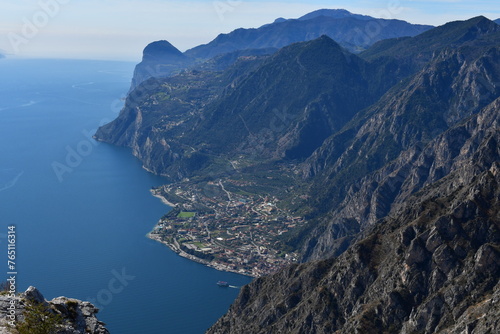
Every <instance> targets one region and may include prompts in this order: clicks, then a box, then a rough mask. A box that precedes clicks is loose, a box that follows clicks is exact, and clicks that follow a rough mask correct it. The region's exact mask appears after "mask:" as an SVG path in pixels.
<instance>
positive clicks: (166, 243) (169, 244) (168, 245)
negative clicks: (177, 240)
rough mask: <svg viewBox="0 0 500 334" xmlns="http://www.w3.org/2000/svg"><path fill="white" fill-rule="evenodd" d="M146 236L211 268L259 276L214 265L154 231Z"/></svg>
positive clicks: (178, 253) (180, 254)
mask: <svg viewBox="0 0 500 334" xmlns="http://www.w3.org/2000/svg"><path fill="white" fill-rule="evenodd" d="M146 237H148V238H149V239H151V240H154V241H157V242H159V243H161V244H164V245H165V246H167V247H168V248H170V249H171V250H172V251H173V252H175V253H177V255H179V256H182V257H184V258H186V259H188V260H191V261H194V262H198V263H200V264H203V265H205V266H207V267H210V268H213V269H216V270H219V271H225V272H230V273H234V274H239V275H243V276H248V277H253V278H256V277H257V276H255V275H252V274H250V273H247V272H241V271H239V270H235V269H231V268H226V267H225V266H222V265H214V264H212V263H210V262H208V261H205V260H202V259H200V258H197V257H196V256H194V255H191V254H188V253H186V252H184V251H183V250H182V249H180V247H178V246H177V245H174V244H171V243H169V242H166V241H163V240H161V239H160V238H158V237H156V236H154V235H153V233H152V232H149V233H148V234H146Z"/></svg>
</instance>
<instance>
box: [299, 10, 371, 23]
mask: <svg viewBox="0 0 500 334" xmlns="http://www.w3.org/2000/svg"><path fill="white" fill-rule="evenodd" d="M320 16H326V17H330V18H334V19H343V18H347V17H352V18H355V19H358V20H370V19H373V18H372V17H371V16H366V15H360V14H353V13H351V12H350V11H348V10H345V9H318V10H315V11H314V12H311V13H309V14H306V15H304V16H302V17H300V18H299V20H302V21H304V20H310V19H314V18H317V17H320Z"/></svg>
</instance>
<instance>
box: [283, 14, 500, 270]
mask: <svg viewBox="0 0 500 334" xmlns="http://www.w3.org/2000/svg"><path fill="white" fill-rule="evenodd" d="M464 23H465V24H466V25H467V24H468V22H464ZM489 36H490V37H491V38H492V41H493V42H492V43H491V44H490V46H483V47H480V45H482V42H480V43H479V45H478V46H475V47H471V46H469V45H468V44H469V43H468V42H467V43H466V45H467V46H463V47H459V48H456V47H452V48H449V49H445V50H443V51H441V52H440V53H437V54H435V55H434V58H433V59H432V61H431V62H430V63H429V64H428V65H427V66H426V67H425V68H423V69H422V70H421V71H420V72H418V73H417V74H415V75H414V76H413V77H411V78H410V79H408V80H407V81H405V82H403V83H401V84H399V85H397V86H396V87H394V88H393V89H392V90H391V91H390V92H388V93H387V94H386V95H385V96H384V97H383V98H382V99H381V100H380V101H379V102H378V103H377V104H375V105H374V106H373V107H371V108H369V109H367V110H366V111H365V112H363V113H360V114H358V115H357V116H356V118H355V119H354V120H353V121H352V122H351V123H350V124H348V125H347V126H346V127H345V128H344V129H342V130H341V131H339V132H338V133H337V134H335V135H334V136H332V137H331V138H329V139H327V140H326V141H325V143H324V144H323V146H322V147H321V148H320V149H318V150H317V151H316V152H315V153H314V154H313V155H312V156H311V157H310V158H309V159H308V161H307V162H306V163H305V164H303V170H304V173H305V175H306V176H308V177H312V176H313V177H314V178H315V179H316V180H315V181H314V182H315V186H313V187H312V188H311V193H313V194H315V197H314V200H313V201H312V202H311V203H310V206H311V207H314V208H315V209H316V210H317V211H316V215H318V216H319V217H321V219H320V220H321V223H319V225H318V226H317V227H316V228H315V230H313V232H312V233H311V231H309V232H308V233H309V237H307V238H306V239H307V241H306V242H305V243H303V251H302V252H303V255H304V260H307V259H318V258H321V257H322V256H331V255H334V254H338V252H341V251H343V250H344V249H345V247H346V245H347V244H348V242H349V240H350V239H351V238H352V237H354V236H355V235H356V234H357V233H359V231H361V230H362V229H363V228H365V227H366V225H368V224H373V223H374V222H375V221H376V220H377V219H379V218H382V217H384V216H385V215H386V214H387V213H388V211H389V210H390V208H391V207H392V205H393V203H394V201H395V200H398V201H399V202H402V201H403V200H404V199H406V198H405V197H404V196H408V195H409V194H411V193H413V192H415V191H417V190H418V189H419V187H421V186H422V185H423V183H415V184H414V185H413V188H411V189H402V188H400V187H401V185H402V182H404V181H405V179H406V178H410V177H412V175H411V170H410V169H407V168H405V166H406V167H407V166H408V163H409V161H398V162H397V163H393V164H392V165H390V166H391V168H392V169H389V168H388V169H386V170H385V172H384V173H383V174H381V175H378V174H376V175H370V173H372V172H374V171H375V170H377V169H379V168H381V167H383V166H384V165H386V164H387V163H390V162H391V161H393V159H395V158H396V157H397V156H398V155H399V154H400V152H403V151H405V150H412V151H413V153H408V154H407V156H406V159H416V155H417V154H418V153H419V150H421V147H424V146H425V145H426V143H428V142H429V141H430V140H431V139H432V138H434V137H436V135H438V134H440V133H442V132H443V131H446V130H447V129H448V128H449V127H450V126H453V125H455V124H457V123H458V122H460V121H461V120H462V119H464V118H466V117H468V116H470V115H472V114H474V113H477V112H478V111H479V110H480V109H481V108H483V107H484V106H485V105H487V104H489V103H491V102H492V101H493V100H494V99H495V98H497V97H498V96H500V67H499V64H498V62H497V59H498V57H499V55H500V53H499V51H500V50H499V49H498V47H495V46H494V45H499V44H500V43H499V42H500V39H499V38H498V37H499V36H498V34H496V33H492V34H491V35H489ZM495 41H496V42H495ZM447 172H449V170H446V169H443V170H441V174H439V177H442V176H445V175H446V173H447ZM391 173H395V174H396V175H397V177H395V178H391V181H390V182H388V183H385V184H384V182H383V179H384V178H387V177H388V175H390V174H391ZM436 175H437V173H436ZM412 180H413V181H415V179H412ZM406 182H410V181H406ZM379 183H382V185H380V186H379V185H378V184H379ZM388 187H389V188H388ZM400 192H401V193H400ZM331 208H334V209H333V210H332V209H331ZM295 237H296V239H295V240H294V241H292V243H294V242H295V241H297V240H300V241H304V240H301V235H300V234H299V235H298V236H295Z"/></svg>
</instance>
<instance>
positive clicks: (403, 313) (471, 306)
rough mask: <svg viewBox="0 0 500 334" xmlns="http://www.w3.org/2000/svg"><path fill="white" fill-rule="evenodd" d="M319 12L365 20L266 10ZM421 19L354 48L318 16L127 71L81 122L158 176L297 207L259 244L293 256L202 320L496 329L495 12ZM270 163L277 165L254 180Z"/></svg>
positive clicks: (237, 329)
mask: <svg viewBox="0 0 500 334" xmlns="http://www.w3.org/2000/svg"><path fill="white" fill-rule="evenodd" d="M308 17H309V18H308ZM328 20H336V22H337V23H338V22H339V20H347V21H344V22H351V21H352V20H355V21H356V24H360V23H359V22H377V21H373V20H372V18H369V17H365V16H361V17H352V14H350V13H348V12H346V11H317V12H313V13H311V14H308V15H306V16H305V19H303V18H301V19H298V20H284V19H278V20H277V21H276V22H275V23H273V24H271V25H269V26H270V27H272V26H274V27H277V26H280V25H283V26H286V25H287V24H291V25H296V24H298V23H297V22H299V23H300V22H311V21H314V22H320V21H321V22H326V21H328ZM398 24H402V23H398ZM408 27H409V26H408ZM259 29H264V30H265V29H269V28H266V26H264V27H261V28H259ZM259 29H255V30H259ZM264 30H262V31H261V32H263V31H264ZM424 30H425V31H424V32H422V33H420V34H417V35H415V36H413V37H404V36H395V38H390V39H385V40H378V41H373V43H371V44H372V45H371V46H370V47H368V48H367V49H366V50H364V51H363V52H358V53H353V52H350V51H349V50H347V49H346V48H345V46H346V44H342V43H341V42H339V41H336V40H334V39H332V37H331V36H327V35H326V34H325V35H321V36H318V37H317V38H315V39H313V40H309V41H302V42H297V43H292V44H290V45H287V46H284V47H282V48H279V50H278V51H276V52H260V53H258V54H257V53H256V51H255V50H256V49H252V50H251V51H250V50H248V51H245V52H246V53H240V52H242V51H236V53H234V52H233V53H229V54H223V55H218V56H216V57H215V58H212V59H210V60H209V61H207V62H204V63H201V62H200V63H196V62H195V63H193V64H191V66H193V67H192V68H191V69H189V70H185V71H182V72H181V73H179V74H178V75H175V76H171V77H163V78H150V79H148V80H147V81H145V82H143V83H141V84H139V85H138V86H137V88H136V89H134V90H133V91H131V93H130V94H129V95H128V97H127V101H126V105H125V107H124V109H123V110H122V112H121V113H120V115H119V117H118V118H117V119H116V120H115V121H113V122H112V123H110V124H107V125H105V126H103V127H101V128H100V129H99V130H98V132H97V134H96V138H97V139H98V140H102V141H106V142H109V143H112V144H115V145H120V146H127V147H130V148H131V149H132V150H133V153H134V154H135V155H136V156H137V157H138V158H139V159H141V160H142V162H143V164H144V166H145V167H146V168H147V169H148V170H150V171H152V172H154V173H157V174H162V175H165V176H167V177H169V178H170V180H171V181H172V182H179V183H183V184H184V183H188V182H190V183H196V184H199V185H200V187H201V188H203V185H204V184H209V183H212V184H213V183H214V182H216V181H219V182H220V180H222V179H224V180H236V179H237V180H244V181H245V182H239V183H238V188H237V190H234V191H239V192H240V193H242V194H243V193H244V194H249V193H257V194H258V195H260V196H266V197H267V196H275V197H276V198H278V199H279V202H280V205H282V208H283V210H288V211H287V212H288V214H289V215H293V216H301V217H304V218H305V219H306V220H307V221H308V223H307V224H306V225H305V226H302V227H300V228H291V229H290V230H288V231H286V232H283V233H282V234H281V235H280V236H279V237H277V238H276V239H275V241H274V243H273V244H272V245H269V247H275V248H278V249H279V250H281V251H283V252H284V253H292V252H293V253H294V254H298V257H300V262H301V264H296V265H292V266H291V267H288V268H285V269H283V270H281V271H279V272H278V273H276V274H275V275H271V276H269V277H262V278H259V279H256V280H255V281H254V282H252V283H251V284H250V285H248V286H246V287H243V288H242V290H241V293H240V295H239V297H238V299H237V300H236V302H235V303H234V304H233V306H232V307H231V309H230V310H229V312H228V313H227V314H226V315H225V316H224V317H222V318H221V319H220V320H219V321H218V322H217V323H216V324H215V325H214V326H213V327H212V328H211V329H209V331H208V332H207V333H275V332H276V333H278V332H280V333H312V332H314V333H320V334H323V333H324V334H326V333H346V334H347V333H356V332H358V333H372V332H375V333H462V332H466V331H475V332H478V333H488V332H491V333H494V332H499V331H500V322H499V321H498V319H497V318H498V312H499V304H498V303H496V302H494V301H496V300H498V299H499V298H500V285H499V283H498V282H499V278H500V218H499V217H500V216H499V208H500V206H499V204H500V203H498V201H499V200H498V199H499V196H500V164H499V161H500V148H499V142H500V119H499V115H500V63H499V62H498V59H500V26H499V25H498V24H496V23H495V22H493V21H490V20H488V19H486V18H485V17H482V16H480V17H475V18H472V19H470V20H466V21H456V22H450V23H447V24H445V25H443V26H440V27H436V28H432V29H424ZM253 33H254V31H253V30H248V31H244V30H242V31H241V32H237V31H236V32H233V33H231V34H228V35H221V36H222V37H221V36H219V37H218V39H219V40H218V41H217V39H216V40H214V41H213V43H214V44H213V45H212V47H213V48H212V49H210V48H206V47H207V46H208V45H207V46H204V47H205V49H204V48H200V49H198V51H199V52H200V54H203V52H207V51H206V50H217V48H218V47H220V46H221V45H227V44H225V42H224V41H225V40H224V38H227V39H228V40H229V39H231V38H233V37H234V36H239V37H238V39H241V38H243V37H242V36H250V35H252V34H253ZM262 36H265V34H263V35H262ZM269 36H270V35H269ZM393 37H394V36H393ZM238 39H235V40H238ZM215 41H217V43H215ZM246 41H247V43H249V47H248V49H251V48H255V47H256V46H257V45H256V44H252V43H254V41H255V40H254V39H247V40H246ZM223 42H224V43H223ZM262 45H264V44H262ZM159 46H160V48H161V49H162V50H166V53H168V54H169V55H171V56H173V55H177V57H179V58H181V59H182V58H183V56H188V55H189V52H186V53H185V54H184V55H183V56H181V55H180V54H179V53H178V52H176V51H175V50H174V49H172V47H171V46H170V45H169V44H166V43H164V42H161V43H160V44H159ZM193 50H194V49H193ZM203 50H205V51H203ZM257 50H258V49H257ZM269 50H271V49H269ZM198 51H196V52H198ZM358 51H359V50H358ZM190 52H195V51H190ZM215 53H216V52H215ZM215 53H214V54H215ZM192 54H193V53H192ZM280 173H281V174H283V173H286V174H287V175H290V176H291V177H292V178H291V180H293V182H292V181H287V182H288V183H286V184H279V183H278V185H279V186H278V187H276V189H277V190H272V189H271V190H268V188H265V187H259V185H261V184H263V183H265V182H269V180H275V179H276V177H275V176H276V175H279V174H280ZM276 182H277V181H276ZM262 189H266V190H265V191H262ZM269 189H270V188H269ZM259 191H261V193H259ZM193 197H194V196H193Z"/></svg>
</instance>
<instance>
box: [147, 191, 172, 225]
mask: <svg viewBox="0 0 500 334" xmlns="http://www.w3.org/2000/svg"><path fill="white" fill-rule="evenodd" d="M150 192H151V195H153V197H156V198H158V199H159V200H161V201H162V203H163V204H165V205H166V206H169V207H171V208H172V209H173V208H175V207H176V206H177V204H174V203H172V202H169V201H168V200H167V199H166V198H165V197H163V196H162V195H157V194H155V193H153V190H150ZM155 225H158V224H155Z"/></svg>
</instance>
